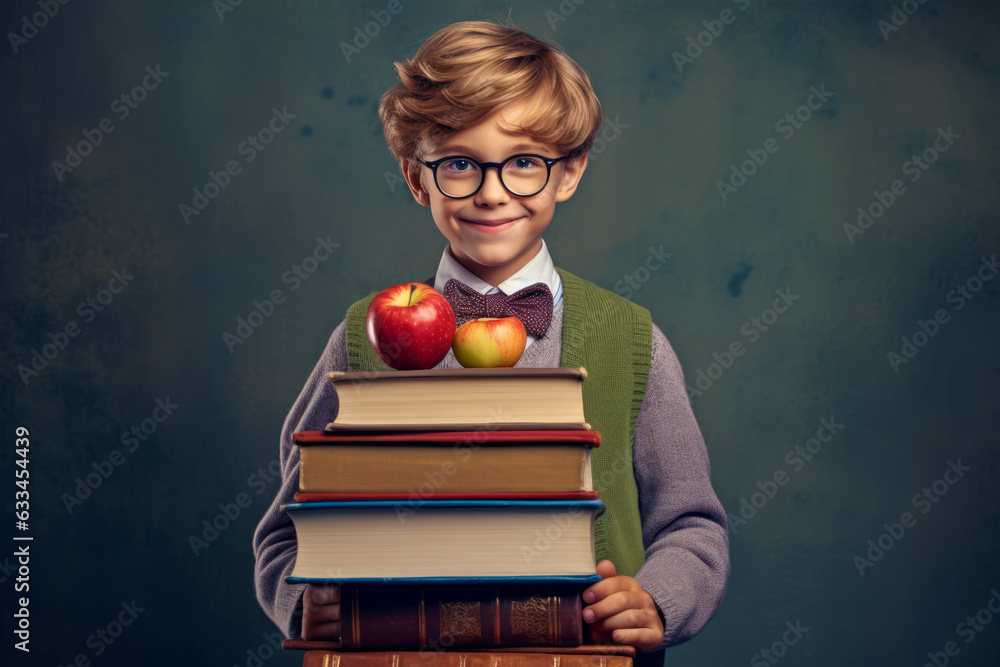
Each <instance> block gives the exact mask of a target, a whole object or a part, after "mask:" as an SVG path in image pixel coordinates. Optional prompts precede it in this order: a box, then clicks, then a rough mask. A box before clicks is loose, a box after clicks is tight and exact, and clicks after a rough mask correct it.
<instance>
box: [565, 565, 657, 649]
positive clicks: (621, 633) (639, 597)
mask: <svg viewBox="0 0 1000 667" xmlns="http://www.w3.org/2000/svg"><path fill="white" fill-rule="evenodd" d="M597 574H599V575H601V577H603V579H604V580H603V581H599V582H597V583H596V584H594V585H593V586H591V587H590V588H588V589H587V590H585V591H584V592H583V602H584V604H587V605H588V606H586V607H584V608H583V620H584V621H586V622H587V623H590V624H591V626H590V634H591V637H592V638H593V640H594V641H595V642H607V641H615V642H617V643H619V644H629V645H631V646H634V647H636V648H638V649H643V650H650V649H654V648H656V647H657V646H659V645H660V642H661V641H662V640H663V622H662V621H661V620H660V612H659V610H658V609H657V608H656V603H655V602H653V598H652V597H650V595H649V593H647V592H646V591H645V589H643V587H642V586H640V585H639V582H638V581H636V580H635V579H633V578H632V577H626V576H617V574H618V573H617V570H615V566H614V563H612V562H611V561H609V560H602V561H601V562H600V563H598V564H597Z"/></svg>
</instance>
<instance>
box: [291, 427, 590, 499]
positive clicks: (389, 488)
mask: <svg viewBox="0 0 1000 667" xmlns="http://www.w3.org/2000/svg"><path fill="white" fill-rule="evenodd" d="M292 442H293V443H295V445H297V446H298V447H299V457H300V460H301V465H300V469H299V489H298V490H299V492H300V493H333V494H370V493H377V494H391V493H397V494H409V495H419V496H421V497H429V496H434V495H438V494H486V493H502V494H518V493H521V494H523V493H532V494H540V493H578V492H584V491H593V480H592V473H591V468H590V456H591V449H592V448H594V447H597V446H599V445H600V443H601V436H600V434H599V433H597V432H596V431H588V430H534V431H515V430H507V431H498V430H479V431H430V432H391V433H370V432H351V431H347V432H337V433H330V432H325V431H301V432H298V433H295V434H293V436H292Z"/></svg>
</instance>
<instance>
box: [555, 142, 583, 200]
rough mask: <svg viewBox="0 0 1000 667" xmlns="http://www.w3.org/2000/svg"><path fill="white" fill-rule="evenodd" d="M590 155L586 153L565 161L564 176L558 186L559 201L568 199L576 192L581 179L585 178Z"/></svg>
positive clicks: (557, 195) (557, 198)
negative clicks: (584, 174) (584, 173)
mask: <svg viewBox="0 0 1000 667" xmlns="http://www.w3.org/2000/svg"><path fill="white" fill-rule="evenodd" d="M588 157H589V155H588V154H587V153H584V154H583V155H577V156H576V157H574V158H570V159H569V160H565V161H563V165H565V166H564V167H563V173H562V177H561V178H560V179H559V187H558V188H556V201H557V202H564V201H566V200H567V199H569V198H570V197H572V196H573V193H574V192H576V187H577V186H578V185H579V184H580V179H581V178H583V172H584V171H586V169H587V158H588Z"/></svg>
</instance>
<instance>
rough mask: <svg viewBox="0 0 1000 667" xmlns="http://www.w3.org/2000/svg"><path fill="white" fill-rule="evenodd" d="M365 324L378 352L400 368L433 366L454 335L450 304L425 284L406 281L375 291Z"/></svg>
mask: <svg viewBox="0 0 1000 667" xmlns="http://www.w3.org/2000/svg"><path fill="white" fill-rule="evenodd" d="M365 324H366V329H367V331H368V340H369V341H370V342H371V344H372V347H374V348H375V352H377V353H378V356H379V357H380V358H381V359H382V361H384V362H385V363H387V364H389V366H390V367H391V368H395V369H396V370H400V371H405V370H414V369H422V368H434V366H437V365H438V363H439V362H440V361H441V360H442V359H444V358H445V355H447V354H448V350H449V349H450V348H451V343H452V340H453V339H454V338H455V311H454V310H453V309H452V307H451V304H450V303H448V299H446V298H444V295H443V294H441V293H440V292H438V291H437V290H435V289H434V288H433V287H430V286H428V285H424V284H423V283H403V284H402V285H396V286H394V287H390V288H388V289H385V290H382V291H381V292H379V293H378V294H376V295H375V298H374V299H372V302H371V304H370V305H369V306H368V316H367V319H366V321H365Z"/></svg>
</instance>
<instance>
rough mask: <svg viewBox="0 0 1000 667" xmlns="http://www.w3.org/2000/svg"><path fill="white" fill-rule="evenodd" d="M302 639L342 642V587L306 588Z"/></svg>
mask: <svg viewBox="0 0 1000 667" xmlns="http://www.w3.org/2000/svg"><path fill="white" fill-rule="evenodd" d="M302 638H303V639H309V640H317V639H319V640H326V641H339V640H340V586H335V585H332V584H331V585H327V586H317V585H315V584H308V585H307V586H306V590H305V592H304V593H303V594H302Z"/></svg>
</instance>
